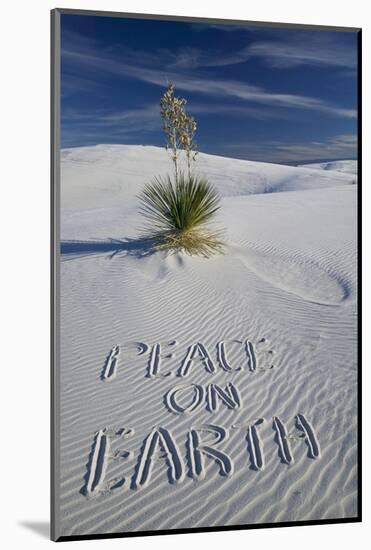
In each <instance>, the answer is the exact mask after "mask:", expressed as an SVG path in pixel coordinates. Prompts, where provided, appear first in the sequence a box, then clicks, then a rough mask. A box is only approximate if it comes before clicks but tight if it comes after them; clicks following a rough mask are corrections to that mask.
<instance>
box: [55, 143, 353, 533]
mask: <svg viewBox="0 0 371 550" xmlns="http://www.w3.org/2000/svg"><path fill="white" fill-rule="evenodd" d="M197 170H198V172H199V173H205V174H207V175H208V177H209V179H210V181H212V182H213V183H214V184H215V185H216V186H217V188H218V190H219V193H220V195H221V197H222V200H221V205H222V208H221V210H220V212H219V215H218V218H217V220H216V222H215V223H216V225H217V226H218V227H220V228H223V230H224V233H225V240H226V251H225V254H224V255H221V256H217V257H214V258H210V259H203V258H196V257H188V256H181V255H170V256H166V255H165V254H164V253H155V254H152V253H151V250H150V249H149V248H148V246H147V245H146V243H145V242H144V241H143V239H141V238H140V236H139V227H140V224H141V219H140V216H139V215H138V210H137V209H138V201H137V198H136V195H137V194H138V192H139V191H140V189H141V187H142V184H143V183H144V182H146V181H149V180H150V179H151V177H152V176H153V175H158V174H166V172H171V163H170V161H169V159H168V157H166V154H165V152H163V151H162V150H161V149H158V148H155V147H142V146H120V145H101V146H97V147H86V148H77V149H69V150H64V151H63V152H62V205H63V209H62V220H61V240H62V255H61V366H60V369H61V370H60V372H61V500H60V511H61V517H62V532H63V534H64V535H76V534H89V533H103V532H106V533H110V532H122V531H137V530H141V531H143V530H154V529H176V528H189V527H203V526H221V525H238V524H252V523H262V522H277V521H292V520H296V521H300V520H310V519H312V520H313V519H322V518H344V517H353V516H355V515H356V513H357V494H356V490H357V467H356V464H357V458H356V430H357V425H356V422H357V413H356V375H357V366H356V365H357V357H356V349H357V348H356V189H357V186H356V185H352V184H351V182H352V178H353V176H352V174H348V173H347V172H344V173H341V172H339V171H330V170H328V171H319V170H318V169H310V168H302V167H288V166H279V165H273V164H266V163H258V162H249V161H242V160H234V159H229V158H222V157H214V156H211V155H204V154H200V158H199V161H198V162H197ZM246 341H248V342H250V343H251V345H250V344H247V343H246ZM157 344H159V346H157V347H156V345H157ZM195 344H201V348H199V349H200V350H201V352H200V353H201V355H202V349H204V348H203V347H205V348H206V350H207V351H208V352H209V354H210V362H207V361H206V360H205V361H203V360H201V359H200V360H196V359H195V360H194V361H193V363H189V365H188V366H189V370H187V368H186V364H185V363H184V361H183V360H184V358H185V356H186V354H187V350H188V349H189V347H190V346H192V345H195ZM249 346H250V347H249ZM197 349H198V348H197ZM156 351H157V352H158V351H161V358H160V360H159V357H158V356H157V355H156ZM252 354H253V356H252ZM182 365H183V367H182ZM223 365H224V367H223ZM182 368H183V370H182ZM214 371H215V372H214ZM156 372H157V376H151V375H153V374H154V373H156ZM179 374H186V376H184V377H182V376H179ZM230 383H232V384H233V387H232V390H233V388H235V389H236V392H237V394H238V395H234V394H233V392H232V390H231V389H230V387H229V386H228V387H229V390H230V391H229V390H228V387H227V384H230ZM192 384H193V385H197V388H196V389H195V386H192ZM211 384H214V385H215V384H216V385H219V386H220V387H221V388H223V389H225V390H226V392H227V397H228V395H229V401H228V399H225V400H224V402H223V401H221V400H220V399H218V398H217V397H216V402H215V401H212V399H215V394H213V392H214V391H215V387H214V386H211ZM179 385H188V386H189V388H188V389H187V388H186V389H185V390H184V396H183V397H182V399H180V400H179V399H178V402H179V403H180V405H181V406H186V403H189V402H190V401H191V399H192V395H193V394H194V395H196V397H197V395H198V394H197V392H199V397H200V401H201V404H200V406H199V407H196V408H195V410H193V411H189V412H186V413H184V414H180V413H179V412H177V410H176V408H175V407H174V394H172V393H171V392H172V390H174V388H175V387H177V386H179ZM199 386H202V388H208V390H207V391H208V392H209V393H207V392H206V393H205V394H203V393H202V392H203V389H202V388H201V389H200V388H199ZM169 392H170V393H169ZM228 392H229V393H228ZM230 392H232V393H230ZM207 396H209V399H211V401H209V405H210V403H211V405H210V407H211V408H212V410H209V409H210V407H209V409H208V408H206V406H205V400H206V399H207V398H208V397H207ZM228 403H229V405H228ZM205 424H206V425H212V426H217V427H218V430H219V431H218V432H216V431H213V430H214V428H210V429H211V431H209V432H207V431H202V432H199V434H200V437H202V442H203V443H204V444H206V445H213V444H215V448H217V449H220V450H221V451H223V452H224V453H226V455H227V456H228V457H229V462H228V461H227V462H223V461H222V462H221V464H220V465H218V464H217V462H216V461H215V460H214V459H213V458H212V457H210V456H206V455H204V454H202V456H201V459H200V460H201V462H200V463H198V462H197V460H196V462H195V463H193V465H192V456H193V457H196V459H197V456H198V455H197V453H196V454H195V455H192V453H191V451H192V449H193V447H192V445H194V443H195V441H194V439H192V437H191V436H189V435H188V434H189V432H190V430H192V429H200V427H201V426H202V425H205ZM154 426H157V427H162V428H164V431H163V432H161V431H159V432H156V433H157V435H156V436H154V439H153V440H152V442H151V440H148V439H147V440H146V437H147V436H148V434H150V432H151V430H152V429H153V427H154ZM105 428H106V430H104V429H105ZM305 430H306V431H305ZM169 434H170V437H171V436H172V438H173V439H170V438H169ZM285 435H287V437H285ZM302 436H305V437H302ZM156 437H157V438H158V443H159V445H160V448H162V451H161V452H156V453H155V454H154V459H153V460H152V463H151V462H150V461H149V460H147V461H143V462H140V460H139V459H140V457H141V456H142V455H143V454H144V455H145V456H147V455H146V453H149V455H150V450H151V444H152V445H153V446H154V445H155V444H156ZM223 438H224V439H223ZM218 439H220V442H219V443H218V442H217V440H218ZM146 441H147V443H145V442H146ZM215 441H216V443H215ZM173 442H174V447H172V443H173ZM127 452H129V454H127ZM166 454H167V457H168V459H167V460H165V459H164V455H166ZM169 456H170V457H171V458H172V460H169ZM174 457H175V458H174ZM202 457H203V458H202ZM147 458H148V456H147ZM177 458H179V460H178V459H177ZM202 460H203V461H204V464H203V466H204V470H203V472H202V473H201V475H200V476H199V479H194V478H192V477H191V476H190V471H193V473H195V471H197V468H201V466H202ZM192 467H193V470H192ZM123 478H125V480H124V479H123Z"/></svg>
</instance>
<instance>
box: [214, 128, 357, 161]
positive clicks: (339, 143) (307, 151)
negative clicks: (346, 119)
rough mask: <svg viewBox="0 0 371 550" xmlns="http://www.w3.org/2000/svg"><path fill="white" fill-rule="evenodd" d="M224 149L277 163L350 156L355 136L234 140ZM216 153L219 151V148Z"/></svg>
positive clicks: (352, 156)
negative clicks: (259, 141) (293, 140)
mask: <svg viewBox="0 0 371 550" xmlns="http://www.w3.org/2000/svg"><path fill="white" fill-rule="evenodd" d="M223 151H224V153H225V154H228V156H238V157H240V158H245V159H249V160H262V161H267V162H278V163H286V162H287V163H295V162H305V161H312V160H328V159H334V160H336V159H353V158H356V156H357V136H355V135H353V134H340V135H337V136H333V137H331V138H329V139H328V140H326V141H309V142H305V143H289V142H282V141H265V142H264V143H257V142H245V143H236V144H228V145H226V146H225V147H224V148H223ZM219 153H220V154H221V153H222V150H221V149H220V151H219Z"/></svg>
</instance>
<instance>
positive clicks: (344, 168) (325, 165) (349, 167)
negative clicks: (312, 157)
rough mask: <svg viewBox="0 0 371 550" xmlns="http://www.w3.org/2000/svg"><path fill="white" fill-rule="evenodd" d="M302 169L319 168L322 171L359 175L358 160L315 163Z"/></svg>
mask: <svg viewBox="0 0 371 550" xmlns="http://www.w3.org/2000/svg"><path fill="white" fill-rule="evenodd" d="M301 167H307V168H314V169H315V168H319V169H320V170H336V171H337V172H344V173H346V174H353V175H357V161H356V160H333V161H330V162H314V163H311V164H301Z"/></svg>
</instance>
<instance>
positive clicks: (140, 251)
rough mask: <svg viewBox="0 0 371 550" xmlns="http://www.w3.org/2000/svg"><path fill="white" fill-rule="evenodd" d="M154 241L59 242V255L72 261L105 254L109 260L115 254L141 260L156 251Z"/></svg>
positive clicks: (150, 239) (149, 239) (148, 239)
mask: <svg viewBox="0 0 371 550" xmlns="http://www.w3.org/2000/svg"><path fill="white" fill-rule="evenodd" d="M156 244H157V241H156V239H153V238H147V239H146V238H142V239H123V240H120V239H106V240H104V239H102V240H95V241H61V245H60V253H61V256H62V258H63V256H65V258H66V259H72V258H74V257H76V258H81V257H83V256H94V255H98V254H107V255H108V257H109V258H110V259H112V258H114V257H115V256H116V255H117V254H123V255H125V256H134V257H136V258H143V257H145V256H149V255H151V254H153V253H154V252H155V251H156Z"/></svg>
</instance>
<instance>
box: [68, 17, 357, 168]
mask: <svg viewBox="0 0 371 550" xmlns="http://www.w3.org/2000/svg"><path fill="white" fill-rule="evenodd" d="M356 65H357V35H356V33H355V32H336V31H333V32H329V31H319V30H311V29H308V30H302V29H289V30H288V29H278V28H267V27H265V28H263V27H253V26H239V25H225V24H224V25H223V24H209V25H208V24H199V23H197V24H196V23H188V22H179V21H155V20H152V21H151V20H143V19H125V18H111V17H95V16H81V15H70V14H69V15H62V89H61V94H62V135H61V139H62V147H76V146H84V145H95V144H99V143H125V144H144V145H158V146H163V145H164V139H165V138H164V135H163V133H162V130H161V119H160V114H159V101H160V97H161V95H162V93H163V91H164V90H165V88H166V84H167V82H168V81H172V82H173V83H174V85H175V89H176V94H177V95H180V96H183V97H185V98H186V99H187V101H188V104H187V111H188V113H189V114H191V115H193V116H194V117H195V118H196V120H197V123H198V129H197V134H196V142H197V144H198V148H199V150H200V151H203V152H206V153H212V154H218V155H223V156H228V157H236V158H245V159H250V160H259V161H265V162H281V163H286V162H287V163H296V162H309V161H311V160H313V161H314V160H322V159H323V160H329V159H348V158H356V154H357V137H356V134H357V118H356V117H357V77H356Z"/></svg>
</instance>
